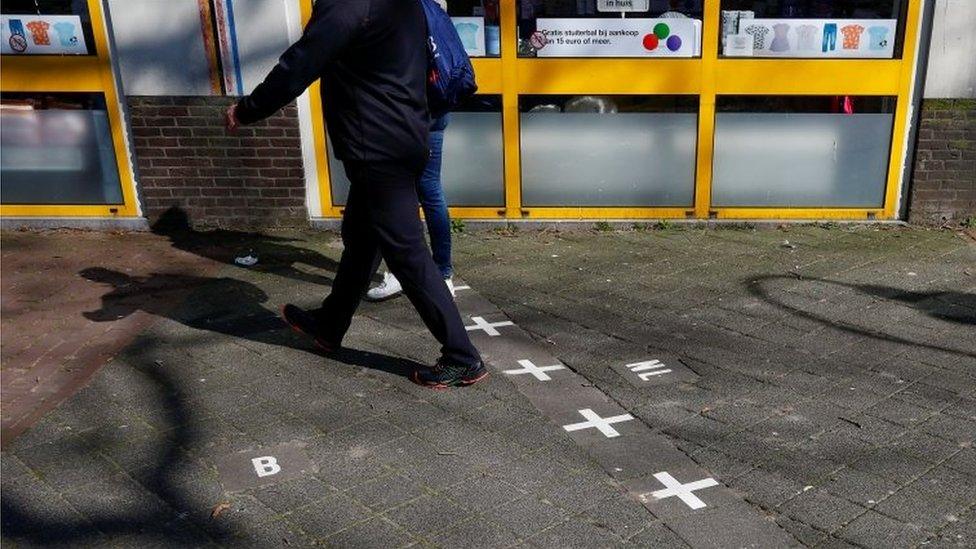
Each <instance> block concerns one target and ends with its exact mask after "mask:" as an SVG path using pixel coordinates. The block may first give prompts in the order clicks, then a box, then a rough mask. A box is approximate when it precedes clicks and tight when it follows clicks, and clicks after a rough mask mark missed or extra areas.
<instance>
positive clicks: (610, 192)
mask: <svg viewBox="0 0 976 549" xmlns="http://www.w3.org/2000/svg"><path fill="white" fill-rule="evenodd" d="M519 110H520V111H521V112H522V115H521V122H520V124H521V143H522V203H523V204H524V205H526V206H690V205H691V204H692V203H693V201H694V191H695V159H696V153H695V151H696V143H697V138H698V98H697V97H691V96H630V95H614V96H593V95H577V96H551V95H529V96H522V97H521V98H520V100H519Z"/></svg>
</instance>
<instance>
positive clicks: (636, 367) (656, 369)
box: [627, 360, 671, 381]
mask: <svg viewBox="0 0 976 549" xmlns="http://www.w3.org/2000/svg"><path fill="white" fill-rule="evenodd" d="M627 368H628V369H630V371H631V372H634V373H637V372H644V373H643V374H637V377H639V378H641V381H647V380H648V379H650V378H652V377H654V376H659V375H663V374H667V373H669V372H671V370H669V369H664V364H663V363H662V362H661V361H660V360H647V361H645V362H635V363H633V364H628V365H627ZM646 370H652V371H650V372H648V371H646Z"/></svg>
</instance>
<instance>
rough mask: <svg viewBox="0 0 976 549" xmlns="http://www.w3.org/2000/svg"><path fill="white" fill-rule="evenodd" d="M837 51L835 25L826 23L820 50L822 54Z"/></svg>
mask: <svg viewBox="0 0 976 549" xmlns="http://www.w3.org/2000/svg"><path fill="white" fill-rule="evenodd" d="M836 49H837V24H836V23H827V24H826V25H824V30H823V44H822V50H823V52H824V53H827V52H828V51H834V50H836Z"/></svg>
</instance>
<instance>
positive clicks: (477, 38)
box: [441, 0, 502, 57]
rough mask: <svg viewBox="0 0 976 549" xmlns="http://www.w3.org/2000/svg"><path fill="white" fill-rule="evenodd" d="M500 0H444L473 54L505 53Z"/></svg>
mask: <svg viewBox="0 0 976 549" xmlns="http://www.w3.org/2000/svg"><path fill="white" fill-rule="evenodd" d="M498 3H499V0H441V5H444V4H446V5H447V14H448V15H450V16H451V20H452V21H453V22H454V28H455V29H456V30H457V32H458V36H459V37H460V38H461V43H462V44H464V49H465V51H467V52H468V56H470V57H498V56H499V55H501V42H502V40H501V27H500V26H499V9H498Z"/></svg>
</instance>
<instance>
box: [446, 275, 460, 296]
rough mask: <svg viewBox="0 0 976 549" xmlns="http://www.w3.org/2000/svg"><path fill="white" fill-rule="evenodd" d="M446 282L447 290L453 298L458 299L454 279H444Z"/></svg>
mask: <svg viewBox="0 0 976 549" xmlns="http://www.w3.org/2000/svg"><path fill="white" fill-rule="evenodd" d="M444 282H445V283H446V284H447V290H448V291H449V292H451V297H453V298H457V292H456V291H455V290H454V279H453V278H450V277H448V278H445V279H444Z"/></svg>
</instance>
